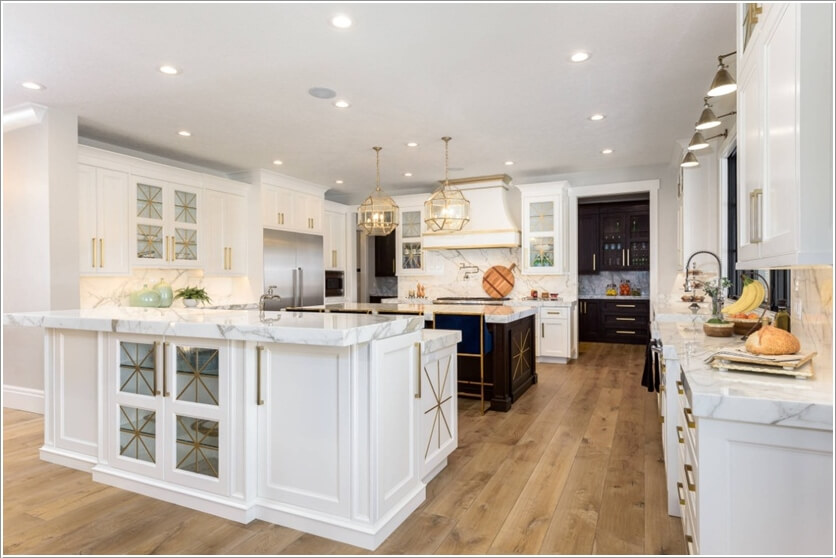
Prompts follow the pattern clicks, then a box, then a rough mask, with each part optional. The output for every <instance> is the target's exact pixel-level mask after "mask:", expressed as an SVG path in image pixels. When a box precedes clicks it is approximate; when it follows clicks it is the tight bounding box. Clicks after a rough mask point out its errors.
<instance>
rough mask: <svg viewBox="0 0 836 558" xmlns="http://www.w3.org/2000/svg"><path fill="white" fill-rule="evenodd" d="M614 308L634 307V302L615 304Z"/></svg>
mask: <svg viewBox="0 0 836 558" xmlns="http://www.w3.org/2000/svg"><path fill="white" fill-rule="evenodd" d="M615 307H616V308H635V307H636V305H635V304H616V305H615Z"/></svg>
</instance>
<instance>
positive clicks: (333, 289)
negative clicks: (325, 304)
mask: <svg viewBox="0 0 836 558" xmlns="http://www.w3.org/2000/svg"><path fill="white" fill-rule="evenodd" d="M343 295H345V272H343V271H326V272H325V296H343Z"/></svg>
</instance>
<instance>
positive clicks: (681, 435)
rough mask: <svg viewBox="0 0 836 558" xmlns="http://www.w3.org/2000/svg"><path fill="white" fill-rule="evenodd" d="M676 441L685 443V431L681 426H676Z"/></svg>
mask: <svg viewBox="0 0 836 558" xmlns="http://www.w3.org/2000/svg"><path fill="white" fill-rule="evenodd" d="M676 441H677V442H679V443H680V444H684V443H685V431H684V430H682V427H681V426H677V427H676Z"/></svg>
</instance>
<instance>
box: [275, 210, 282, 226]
mask: <svg viewBox="0 0 836 558" xmlns="http://www.w3.org/2000/svg"><path fill="white" fill-rule="evenodd" d="M276 224H277V225H281V224H282V214H281V213H279V212H278V211H277V212H276Z"/></svg>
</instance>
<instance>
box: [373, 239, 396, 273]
mask: <svg viewBox="0 0 836 558" xmlns="http://www.w3.org/2000/svg"><path fill="white" fill-rule="evenodd" d="M395 255H396V247H395V233H394V231H393V232H391V233H389V234H387V235H386V236H376V237H374V276H375V277H394V276H395Z"/></svg>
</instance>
